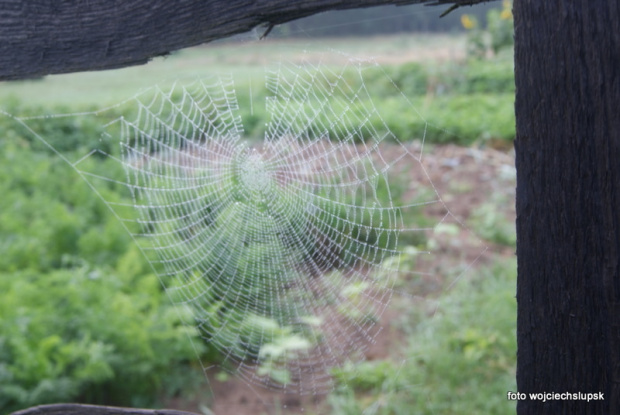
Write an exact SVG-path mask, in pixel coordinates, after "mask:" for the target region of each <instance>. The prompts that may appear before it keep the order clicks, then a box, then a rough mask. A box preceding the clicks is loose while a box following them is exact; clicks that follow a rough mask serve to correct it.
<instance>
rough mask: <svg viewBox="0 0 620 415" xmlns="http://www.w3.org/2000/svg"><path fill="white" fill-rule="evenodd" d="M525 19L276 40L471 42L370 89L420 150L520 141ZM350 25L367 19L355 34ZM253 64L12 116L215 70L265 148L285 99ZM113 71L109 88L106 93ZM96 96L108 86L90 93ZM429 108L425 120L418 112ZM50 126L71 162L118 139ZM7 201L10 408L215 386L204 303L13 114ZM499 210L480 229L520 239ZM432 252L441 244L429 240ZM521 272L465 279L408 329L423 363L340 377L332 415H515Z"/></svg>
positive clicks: (5, 338) (6, 120)
mask: <svg viewBox="0 0 620 415" xmlns="http://www.w3.org/2000/svg"><path fill="white" fill-rule="evenodd" d="M509 9H510V3H509V2H503V3H502V4H497V3H494V4H491V5H488V6H485V7H480V8H473V9H472V10H473V12H472V13H469V14H458V13H456V12H455V13H451V14H450V15H449V18H447V19H443V20H438V19H435V15H436V14H438V13H439V12H441V11H437V10H436V9H433V8H418V9H415V10H416V11H413V10H414V9H408V8H404V7H403V8H401V9H395V8H393V7H392V8H386V9H385V10H383V11H382V12H381V13H379V12H378V11H377V10H378V9H371V10H360V11H354V12H352V13H357V14H354V15H353V16H354V17H350V16H351V15H348V16H349V17H343V14H341V13H340V14H339V13H334V14H323V15H320V16H316V17H313V18H309V19H306V20H303V21H299V22H293V23H290V24H288V25H285V26H283V27H279V28H276V30H274V33H273V35H274V37H275V38H276V42H275V43H276V44H277V42H278V39H283V38H284V39H290V38H292V37H295V36H298V37H301V38H302V41H299V40H298V41H297V42H301V43H298V44H297V45H298V46H292V47H308V45H310V49H312V48H316V49H320V48H324V47H325V43H324V41H322V40H321V38H320V36H331V37H333V36H345V35H346V36H352V35H364V36H366V35H376V34H383V35H385V34H386V33H391V31H392V32H393V31H397V32H399V33H401V34H399V35H398V36H395V37H393V38H389V37H382V38H379V40H376V41H371V40H369V39H365V38H361V39H355V38H350V37H347V38H342V39H341V40H340V42H342V43H338V45H339V46H342V45H345V46H343V48H346V45H349V46H351V48H352V49H353V50H365V49H364V48H373V47H375V48H378V49H380V48H385V47H386V42H390V45H391V46H390V47H394V48H395V51H396V53H398V52H399V51H404V50H406V48H408V47H410V46H411V45H412V44H411V42H418V43H420V42H422V43H423V42H425V40H423V39H422V40H416V39H419V38H418V37H416V36H420V35H415V34H406V35H403V34H402V32H404V31H419V30H424V31H435V30H436V31H448V32H450V33H451V34H450V35H449V36H447V37H440V38H439V39H440V42H454V43H455V44H457V45H462V44H465V46H466V50H467V53H466V55H465V56H464V57H461V58H458V59H448V60H433V59H429V60H424V59H422V60H416V61H415V62H406V63H401V62H399V63H394V64H390V63H387V64H385V65H383V70H384V71H385V72H384V73H383V76H379V75H380V74H379V73H377V76H376V77H374V78H373V76H370V77H368V78H367V79H365V82H366V84H365V85H366V87H367V88H368V91H369V93H370V95H371V96H372V101H373V105H374V106H375V107H380V108H381V110H382V114H384V115H385V116H384V118H383V119H382V120H379V121H380V122H381V123H385V125H386V126H387V128H389V129H390V130H391V131H392V132H393V133H394V134H395V135H396V136H397V137H398V138H399V139H400V140H401V141H403V142H407V141H411V140H421V139H424V140H425V142H426V143H428V144H436V143H437V144H438V143H454V144H458V145H463V146H479V147H484V146H493V147H497V148H509V147H510V146H511V145H512V141H513V140H514V135H515V130H514V125H515V120H514V111H513V102H514V92H515V90H514V78H513V63H512V56H511V40H512V31H511V22H512V21H511V16H509V15H508V13H507V11H509ZM410 10H411V12H410ZM429 13H435V15H429ZM313 19H314V20H313ZM332 19H333V20H332ZM459 20H460V22H459ZM350 21H352V22H357V26H355V27H356V28H355V29H352V28H351V27H350V25H349V28H348V29H349V30H348V31H345V29H346V26H347V24H346V22H350ZM416 22H417V23H416ZM437 22H439V23H437ZM384 23H385V24H384ZM388 28H389V30H388ZM358 32H359V33H358ZM455 32H461V33H460V34H459V33H455ZM463 32H464V33H463ZM309 35H311V36H312V37H313V39H311V40H309V39H308V36H309ZM442 36H445V35H442ZM314 38H316V39H314ZM313 42H314V43H313ZM372 42H376V43H372ZM339 46H336V47H339ZM288 47H291V46H290V45H289V46H288ZM459 47H460V46H459ZM227 48H228V49H227ZM231 48H232V49H231ZM251 48H259V49H260V50H259V52H258V53H259V55H261V58H260V59H267V60H270V59H273V60H275V59H277V57H278V56H279V55H280V53H281V48H278V47H275V46H272V45H271V44H270V43H269V42H265V43H264V44H259V45H258V46H257V45H256V44H252V45H251ZM227 51H228V52H227ZM247 56H248V49H247V48H246V49H235V48H234V46H231V45H229V44H226V43H225V42H224V43H218V44H216V45H213V46H211V47H203V48H194V49H191V50H187V51H181V52H179V53H175V54H174V55H173V56H171V57H169V58H168V59H167V60H166V61H165V62H163V63H162V64H161V65H160V68H162V69H161V70H157V69H154V70H152V71H151V72H149V69H148V68H149V67H146V68H143V69H142V70H143V71H144V70H146V72H139V71H140V69H139V68H130V69H126V70H123V71H107V72H105V73H101V74H92V73H90V74H76V75H72V76H57V77H48V78H44V79H41V80H36V81H28V82H12V83H0V108H1V109H4V110H6V111H7V112H9V113H12V114H17V115H19V116H27V115H37V116H40V115H45V114H57V113H77V112H82V111H90V110H92V109H93V108H98V107H101V106H103V105H108V104H110V103H114V102H118V101H120V100H122V99H124V98H127V91H134V90H135V88H136V87H138V86H140V82H145V83H146V84H147V85H150V84H154V83H156V82H157V80H160V79H165V78H169V77H174V76H177V75H178V76H193V75H195V74H196V73H200V71H203V69H202V67H201V65H202V66H204V65H205V62H206V64H208V65H210V66H209V71H210V72H217V71H218V70H221V71H230V72H233V73H234V75H236V79H237V80H238V82H237V84H236V90H237V92H238V99H239V104H240V105H239V107H240V110H239V111H240V114H239V115H240V116H241V118H242V119H243V122H244V128H245V129H246V134H247V135H248V137H249V138H253V139H259V138H262V135H263V134H264V130H265V122H266V120H267V119H268V114H267V113H266V109H265V107H264V106H261V105H255V104H252V103H253V102H261V101H264V99H265V97H266V96H267V91H266V90H265V89H264V87H263V86H262V84H263V72H262V71H261V69H260V63H261V62H262V61H259V62H256V61H249V62H245V61H243V59H244V58H245V57H247ZM265 56H266V58H265ZM236 58H238V59H237V60H235V59H236ZM239 59H241V61H240V60H239ZM256 59H258V58H256ZM214 62H215V63H216V64H215V65H213V63H214ZM239 62H245V63H244V64H242V65H240V63H239ZM257 64H258V65H257ZM244 65H245V66H244ZM187 68H194V69H191V70H186V69H187ZM195 68H199V69H195ZM257 68H258V70H257ZM385 75H387V77H386V76H385ZM95 76H98V78H96V79H99V81H98V82H97V81H95V82H94V83H93V79H95V78H94V77H95ZM343 76H344V77H346V76H347V74H346V73H345V74H343ZM386 82H388V83H390V84H393V85H396V87H397V88H398V89H399V90H400V91H402V93H403V94H404V95H405V96H406V97H407V99H409V100H410V102H411V104H412V105H411V106H408V107H407V108H405V107H403V106H402V105H403V104H402V103H403V100H398V99H394V97H393V96H391V95H390V94H387V93H386V92H385V91H386V84H385V83H386ZM92 85H99V86H101V88H97V91H95V92H93V93H92V94H86V93H84V90H85V87H86V86H89V87H91V88H92ZM363 104H364V103H360V105H363ZM411 107H413V108H415V109H416V110H417V111H418V112H419V115H418V114H410V111H411ZM119 111H120V110H119ZM110 114H111V115H115V113H114V111H111V112H110ZM379 121H377V122H379ZM35 123H37V125H36V126H35V127H36V129H37V131H39V132H40V133H42V135H43V136H44V137H45V140H46V141H47V142H48V143H49V144H50V145H51V146H53V147H54V148H55V149H56V150H57V151H59V152H60V153H61V154H63V156H66V157H67V158H69V159H71V158H77V157H79V156H80V155H83V154H86V153H88V152H89V151H90V150H91V149H93V148H100V146H101V143H100V142H98V138H99V136H100V134H101V128H102V127H101V124H96V123H90V122H88V121H86V119H84V120H82V121H80V119H79V117H77V118H75V117H71V118H63V117H58V118H46V119H40V120H38V121H36V122H35ZM377 128H378V129H381V128H384V126H383V125H377ZM334 138H337V137H334ZM104 150H106V151H108V152H113V151H115V150H114V149H111V148H109V149H104ZM84 162H85V163H91V165H90V166H89V167H88V170H89V171H97V170H98V169H100V170H101V171H106V175H110V174H112V175H114V174H118V175H122V174H124V172H122V171H120V170H119V167H118V164H116V163H111V162H110V160H106V159H105V158H98V157H91V158H88V159H87V160H85V161H84ZM115 169H116V171H115ZM119 177H121V176H119ZM98 190H99V191H100V192H102V196H103V197H104V198H105V199H106V200H112V201H128V202H130V201H131V199H130V195H129V194H128V193H127V191H126V189H124V188H122V187H121V186H119V185H117V184H114V183H113V182H111V183H110V184H109V186H108V188H105V189H98ZM0 195H1V197H0V413H8V412H10V411H13V410H16V409H19V408H25V407H29V406H33V405H36V404H42V403H50V402H68V401H80V402H90V403H106V404H116V405H131V406H139V407H140V406H142V407H144V406H150V405H155V404H156V403H157V401H158V400H159V399H161V398H162V397H164V396H166V395H175V394H177V393H178V392H180V391H183V390H184V391H187V390H188V389H191V387H190V384H196V383H200V382H195V380H196V378H197V377H200V376H202V373H201V367H200V365H199V363H198V359H196V351H197V352H198V354H200V355H201V356H202V357H203V359H204V360H206V361H217V359H218V356H217V354H216V353H214V351H213V350H211V349H209V346H208V344H207V343H205V342H203V341H202V340H201V339H200V336H199V333H198V332H197V330H196V329H194V328H193V325H192V324H191V323H192V320H193V316H192V310H190V309H186V308H183V307H178V306H177V307H174V306H172V302H171V301H170V299H169V298H168V297H167V295H166V292H165V290H164V289H163V288H162V285H161V282H160V281H159V280H158V278H157V277H156V270H154V269H153V268H152V267H151V265H150V264H149V262H148V261H147V260H146V259H145V257H144V255H142V253H141V252H140V250H139V249H138V248H137V247H136V244H135V243H134V241H132V239H131V237H130V236H129V233H128V232H127V230H126V229H125V228H124V227H123V225H122V224H121V223H120V222H119V221H118V220H117V218H116V217H115V215H114V214H113V213H112V211H111V210H110V209H108V207H107V206H106V205H105V204H104V203H103V202H102V201H101V200H100V199H99V198H97V197H96V196H95V194H94V193H93V192H92V189H90V188H89V186H88V185H87V184H86V183H85V182H84V181H83V180H82V179H81V178H80V177H79V176H78V175H77V174H75V171H74V170H73V169H72V168H71V167H70V166H69V165H68V164H67V163H65V162H64V161H63V160H62V159H61V158H60V157H58V155H57V154H56V153H55V152H54V151H52V150H51V149H50V148H49V147H48V146H46V145H44V144H43V143H42V142H41V141H40V140H38V139H36V138H35V137H33V136H32V135H31V134H29V133H28V132H26V131H25V130H24V129H23V128H22V127H21V126H19V125H18V124H17V123H16V122H15V121H14V120H13V119H12V118H11V117H8V116H4V115H2V114H0ZM485 209H488V210H489V212H487V213H486V214H485V212H481V213H479V214H478V216H476V217H475V218H474V219H473V221H474V226H478V227H479V228H480V229H482V230H483V231H484V232H488V233H484V232H482V235H481V236H482V237H484V238H488V239H489V240H492V241H495V240H497V241H500V242H498V243H501V244H505V245H508V246H512V245H514V236H513V235H512V234H511V225H510V224H509V223H507V222H506V221H505V219H502V218H500V217H499V216H497V215H493V212H492V207H489V206H487V207H485ZM134 231H135V230H134ZM415 243H417V244H420V245H421V246H423V244H424V243H425V241H424V240H420V241H416V242H415ZM514 269H515V265H514V264H513V263H512V262H506V263H504V264H498V265H497V266H495V267H493V268H489V269H485V270H483V271H481V273H480V275H479V276H477V277H476V278H474V279H473V280H471V281H469V280H466V279H464V280H463V281H462V282H461V283H459V287H457V289H455V290H453V291H452V292H451V293H450V294H447V295H445V296H444V297H443V298H442V301H441V303H442V308H441V309H440V311H439V312H438V313H437V314H435V315H433V317H432V318H430V319H429V318H427V314H426V313H425V312H424V311H423V310H419V309H416V308H415V307H412V308H411V309H410V310H408V311H406V313H405V314H404V317H403V322H402V323H400V324H402V328H403V330H405V331H406V332H407V333H408V334H407V336H408V342H407V346H406V350H405V355H406V356H407V357H406V358H405V359H404V360H403V361H402V363H398V361H396V360H381V361H376V362H367V363H364V364H363V365H361V366H358V367H355V368H351V367H348V366H346V365H345V366H344V367H343V368H342V369H339V370H337V371H336V372H335V373H334V376H335V378H336V380H337V381H338V387H337V389H336V390H335V391H334V393H333V394H332V396H331V397H330V398H329V402H330V404H331V407H332V412H333V413H334V414H359V413H362V411H365V412H364V413H368V414H370V413H377V414H401V413H402V414H407V413H411V409H410V408H415V411H416V413H429V414H431V413H432V414H457V413H458V414H468V413H488V414H500V413H511V411H514V408H512V407H509V406H508V405H506V402H505V392H506V391H507V390H514V362H515V356H514V353H515V347H516V346H515V344H514V341H515V340H514V315H515V303H514V298H513V296H514V289H515V271H514ZM188 322H189V323H190V324H185V323H188ZM214 324H217V322H215V323H214ZM280 375H281V374H280ZM284 376H285V375H284ZM511 388H512V389H511ZM412 391H413V392H412ZM431 395H432V396H433V398H432V400H429V398H428V397H429V396H431Z"/></svg>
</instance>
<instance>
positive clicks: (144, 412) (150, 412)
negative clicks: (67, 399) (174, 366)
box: [11, 403, 196, 415]
mask: <svg viewBox="0 0 620 415" xmlns="http://www.w3.org/2000/svg"><path fill="white" fill-rule="evenodd" d="M11 415H196V414H194V413H192V412H184V411H175V410H171V409H136V408H121V407H117V406H99V405H82V404H76V403H71V404H54V405H40V406H33V407H32V408H28V409H24V410H22V411H17V412H13V413H12V414H11Z"/></svg>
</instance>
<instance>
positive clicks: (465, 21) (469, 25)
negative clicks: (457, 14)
mask: <svg viewBox="0 0 620 415" xmlns="http://www.w3.org/2000/svg"><path fill="white" fill-rule="evenodd" d="M461 24H462V25H463V27H464V28H465V29H467V30H470V29H473V28H474V27H476V20H475V19H472V18H471V17H470V16H469V15H468V14H464V15H462V16H461Z"/></svg>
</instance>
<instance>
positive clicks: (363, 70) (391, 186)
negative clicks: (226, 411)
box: [18, 54, 482, 395]
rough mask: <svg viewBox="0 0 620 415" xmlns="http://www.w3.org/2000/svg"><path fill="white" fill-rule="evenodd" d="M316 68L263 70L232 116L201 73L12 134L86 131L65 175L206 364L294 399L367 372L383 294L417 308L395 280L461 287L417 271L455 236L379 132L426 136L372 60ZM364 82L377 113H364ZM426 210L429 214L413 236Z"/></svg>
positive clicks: (419, 158)
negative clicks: (408, 123)
mask: <svg viewBox="0 0 620 415" xmlns="http://www.w3.org/2000/svg"><path fill="white" fill-rule="evenodd" d="M329 56H330V55H329V54H325V55H321V56H313V55H308V56H306V57H304V58H303V59H299V60H296V61H295V62H282V63H280V64H277V65H273V66H270V67H269V68H268V69H267V71H266V74H265V89H264V91H265V92H264V95H265V96H264V98H261V97H260V94H259V93H258V92H257V91H259V89H260V88H259V87H256V86H255V88H256V89H255V90H254V91H250V94H249V96H250V100H249V101H248V100H247V99H245V97H246V96H247V95H248V94H244V95H243V97H244V99H243V100H242V99H240V98H239V97H240V96H241V95H240V94H239V91H238V90H237V88H238V87H237V79H235V77H234V76H233V75H214V76H207V77H203V78H200V79H193V80H191V81H177V82H176V83H175V84H173V85H168V86H161V87H158V86H156V87H152V88H150V89H147V90H145V91H142V92H140V93H138V94H137V95H135V96H134V97H132V98H131V99H129V100H127V101H125V102H123V103H120V104H118V105H116V106H113V107H110V108H106V109H102V110H97V111H93V112H87V113H80V114H67V115H55V116H46V117H47V118H46V117H29V118H21V119H20V118H18V120H19V121H21V122H22V123H24V124H25V125H26V126H27V127H28V128H29V129H30V130H31V131H32V132H34V133H35V134H36V135H37V136H38V137H39V138H41V139H42V140H44V141H45V138H46V137H45V134H44V132H42V131H41V130H40V125H41V123H42V122H45V121H46V120H48V119H50V118H53V117H73V118H75V120H76V123H96V124H97V125H100V126H101V136H100V137H99V138H98V140H96V141H95V142H94V144H93V145H92V146H91V147H90V148H89V149H88V151H85V154H83V156H82V157H78V158H72V159H68V158H67V161H68V162H69V163H70V164H71V165H72V166H73V167H74V168H75V170H76V171H77V172H78V173H79V174H80V175H81V176H83V177H84V179H85V180H86V181H87V182H88V183H89V185H90V186H91V187H92V188H93V190H94V191H95V192H96V193H97V194H98V195H99V196H100V197H101V198H102V199H103V200H104V201H105V203H106V204H107V205H108V206H109V207H110V208H111V209H112V211H113V212H114V213H115V215H116V216H117V217H118V218H119V220H120V221H122V223H123V224H124V226H125V227H126V229H127V230H128V232H130V233H131V235H132V236H133V238H134V239H135V242H136V243H137V244H138V246H139V247H140V249H141V251H142V252H143V253H144V254H145V255H146V257H147V258H148V260H149V262H150V263H151V264H152V267H153V270H154V271H155V272H156V273H157V275H158V276H159V278H160V280H161V282H162V284H163V286H164V287H165V289H166V291H167V293H168V295H169V297H170V298H171V300H172V301H173V302H174V303H175V304H176V305H177V306H178V309H179V311H180V313H181V315H182V316H183V318H184V320H185V321H186V323H187V324H188V325H189V326H192V327H196V329H197V330H198V332H199V334H200V337H201V338H202V339H203V340H204V342H205V344H206V345H207V347H208V348H210V350H213V351H215V352H216V354H217V355H218V356H219V359H220V361H219V362H218V363H217V366H218V367H221V368H224V369H225V370H228V371H230V372H231V373H233V374H235V375H236V376H240V377H242V378H243V379H244V380H245V381H246V382H247V383H248V384H249V385H252V386H254V387H259V386H260V387H267V388H272V389H282V390H285V391H286V392H288V393H294V394H300V395H322V394H325V393H326V392H329V391H330V390H331V389H332V388H333V387H334V380H333V369H334V368H337V367H340V366H342V365H344V364H349V365H350V364H351V362H353V364H354V363H355V362H358V361H362V360H365V359H366V357H367V356H366V355H367V352H368V350H369V349H371V348H372V345H373V344H374V343H375V342H376V341H377V339H378V338H380V337H381V336H382V335H383V332H382V324H381V322H382V319H383V315H384V312H385V310H386V308H387V307H388V305H389V304H390V301H391V299H392V298H393V297H394V296H395V295H398V296H405V297H406V298H409V299H411V301H415V300H416V299H417V298H421V294H420V293H417V292H412V291H408V290H401V288H400V285H399V281H401V280H412V279H416V280H419V281H423V282H424V286H426V287H428V286H435V287H439V288H438V291H441V289H445V288H447V287H449V286H450V285H451V284H452V283H454V281H455V280H457V279H458V278H460V276H461V275H462V274H456V275H453V276H451V277H446V276H440V275H435V273H434V271H433V269H432V266H431V265H429V264H432V261H430V260H428V258H430V257H432V256H433V255H434V253H433V251H434V250H435V249H436V248H437V247H433V246H431V244H427V243H425V242H426V241H428V239H429V237H430V235H432V234H433V233H436V232H437V230H438V229H440V228H441V227H442V226H444V225H445V226H448V224H450V223H456V226H460V224H459V223H458V222H457V221H455V220H454V218H453V217H452V215H451V213H450V211H449V209H448V208H447V207H446V206H445V204H444V202H443V201H442V198H441V195H440V194H439V192H438V191H437V189H436V188H435V186H434V185H433V183H432V182H431V179H430V176H429V174H428V172H427V166H425V164H424V139H425V135H424V130H422V131H420V133H419V137H417V140H415V141H412V142H407V143H405V142H403V141H401V138H400V137H399V136H398V135H397V134H396V133H395V132H393V131H390V129H389V128H388V126H387V122H386V119H387V118H388V117H395V116H402V117H408V118H409V119H411V120H412V124H413V123H418V124H420V123H422V125H424V126H425V127H426V123H425V122H424V120H423V118H422V117H421V115H420V114H419V113H418V112H417V111H416V109H415V108H414V106H413V105H412V104H411V102H409V101H408V99H407V97H405V96H404V95H403V94H402V93H401V92H400V90H399V89H398V87H397V86H396V85H395V84H394V83H393V82H392V81H391V80H390V78H389V77H388V76H387V74H386V73H385V71H384V69H383V68H382V67H381V66H380V65H378V64H377V63H376V62H374V61H373V60H359V59H354V58H346V59H345V63H344V64H342V63H338V64H334V63H333V62H332V61H331V60H330V58H329ZM342 59H343V58H342V56H341V55H340V56H339V57H338V60H339V61H341V60H342ZM369 79H371V80H372V82H373V85H376V84H377V83H378V82H380V85H382V89H381V93H382V94H385V96H387V97H392V98H390V99H391V100H390V99H384V100H382V101H381V102H383V103H393V104H394V106H393V107H390V108H380V107H377V106H375V103H374V102H375V99H374V95H375V94H376V93H377V92H376V91H373V92H370V91H369V89H368V85H369V81H368V80H369ZM252 92H253V93H254V95H252ZM247 106H251V107H252V108H251V110H250V111H249V113H250V114H251V115H252V116H255V115H256V114H259V113H264V114H267V116H266V119H260V120H259V121H258V124H257V123H254V124H253V131H254V132H255V131H259V132H260V134H258V135H257V134H254V135H251V134H249V132H246V127H245V125H246V124H248V121H247V120H244V119H243V118H242V116H241V114H247V113H248V108H247ZM48 145H50V144H49V143H48ZM61 156H62V157H64V156H63V155H62V154H61ZM92 159H106V160H108V164H106V165H105V166H106V167H105V168H102V167H101V165H100V164H97V163H91V162H90V160H92ZM411 172H416V177H418V180H416V181H415V182H410V181H408V178H409V177H410V176H411ZM112 190H115V191H114V192H112ZM429 207H431V208H434V209H435V210H439V211H444V212H445V215H444V216H443V218H442V219H440V220H428V219H426V220H425V219H424V215H423V212H424V210H425V209H428V208H429ZM481 249H482V248H481ZM419 296H420V297H419ZM214 365H215V364H214V363H212V362H210V361H203V368H204V369H205V370H208V369H210V368H211V367H212V366H214Z"/></svg>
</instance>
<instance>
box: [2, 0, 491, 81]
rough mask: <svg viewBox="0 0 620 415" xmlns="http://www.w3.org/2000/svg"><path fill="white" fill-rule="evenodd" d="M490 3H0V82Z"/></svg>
mask: <svg viewBox="0 0 620 415" xmlns="http://www.w3.org/2000/svg"><path fill="white" fill-rule="evenodd" d="M488 1H491V0H314V1H292V0H178V1H170V0H88V1H84V0H63V1H58V0H38V1H32V0H0V81H1V80H11V79H26V78H32V77H38V76H42V75H47V74H53V73H66V72H78V71H92V70H101V69H112V68H119V67H125V66H131V65H139V64H144V63H146V62H148V61H149V60H150V59H151V58H153V57H156V56H161V55H165V54H167V53H169V52H171V51H174V50H178V49H181V48H185V47H189V46H195V45H199V44H201V43H205V42H209V41H212V40H215V39H220V38H224V37H228V36H231V35H234V34H237V33H243V32H247V31H249V30H251V29H253V28H254V27H256V26H259V25H265V26H266V28H267V27H268V26H270V25H277V24H281V23H285V22H287V21H290V20H295V19H298V18H301V17H305V16H309V15H312V14H316V13H319V12H323V11H326V10H338V9H351V8H359V7H369V6H379V5H386V4H396V5H399V4H400V5H402V4H413V3H427V4H457V5H471V4H476V3H483V2H488ZM266 28H265V30H266Z"/></svg>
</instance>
